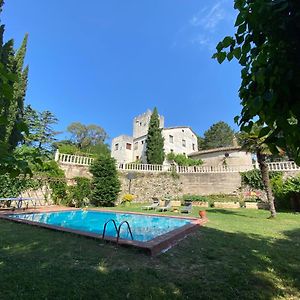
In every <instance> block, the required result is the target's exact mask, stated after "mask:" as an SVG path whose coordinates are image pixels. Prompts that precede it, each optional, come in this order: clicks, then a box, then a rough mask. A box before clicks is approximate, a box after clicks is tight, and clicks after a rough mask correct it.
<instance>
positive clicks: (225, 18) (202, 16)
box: [176, 0, 234, 50]
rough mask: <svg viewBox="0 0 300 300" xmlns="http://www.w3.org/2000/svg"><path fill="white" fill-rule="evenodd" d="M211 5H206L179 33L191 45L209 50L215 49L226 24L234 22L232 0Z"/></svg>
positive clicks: (219, 1) (223, 0)
mask: <svg viewBox="0 0 300 300" xmlns="http://www.w3.org/2000/svg"><path fill="white" fill-rule="evenodd" d="M210 3H212V4H211V5H210V6H208V5H206V6H205V7H203V8H201V9H200V10H199V11H198V12H197V13H195V14H194V15H193V16H191V18H190V19H189V20H188V22H187V24H186V25H185V26H183V28H182V29H181V30H180V31H178V33H179V34H182V35H184V36H185V38H186V37H187V38H188V42H189V43H190V44H193V45H198V46H199V47H201V48H206V49H209V50H211V49H214V47H215V45H216V43H217V42H218V39H219V36H218V35H220V31H222V29H223V27H224V24H225V23H227V25H228V24H233V22H234V12H233V2H232V0H217V1H210ZM225 25H226V24H225ZM176 44H177V43H176Z"/></svg>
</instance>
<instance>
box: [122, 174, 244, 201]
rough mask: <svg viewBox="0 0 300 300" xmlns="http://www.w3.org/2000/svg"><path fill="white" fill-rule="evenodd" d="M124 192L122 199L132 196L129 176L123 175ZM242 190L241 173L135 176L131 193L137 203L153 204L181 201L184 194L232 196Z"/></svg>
mask: <svg viewBox="0 0 300 300" xmlns="http://www.w3.org/2000/svg"><path fill="white" fill-rule="evenodd" d="M120 178H121V182H122V191H121V194H120V196H122V195H123V194H126V193H129V180H128V179H127V178H126V173H120ZM240 186H241V177H240V175H239V173H211V174H207V173H206V174H203V173H200V174H181V175H179V176H174V175H172V174H171V173H136V178H135V179H133V180H131V187H130V193H131V194H133V195H135V196H136V201H137V202H145V201H151V198H152V197H158V198H163V197H164V196H167V195H169V196H172V197H175V198H176V197H179V196H182V195H184V194H197V195H209V194H232V193H233V192H235V191H236V190H237V189H238V188H239V187H240Z"/></svg>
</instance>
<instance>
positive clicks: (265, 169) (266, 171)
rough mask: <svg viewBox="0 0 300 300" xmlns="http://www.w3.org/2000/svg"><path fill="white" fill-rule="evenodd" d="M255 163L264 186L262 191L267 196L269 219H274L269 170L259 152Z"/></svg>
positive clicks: (263, 156) (274, 211)
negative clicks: (257, 165) (257, 164)
mask: <svg viewBox="0 0 300 300" xmlns="http://www.w3.org/2000/svg"><path fill="white" fill-rule="evenodd" d="M257 161H258V163H259V168H260V171H261V177H262V181H263V185H264V189H265V191H266V194H267V199H268V202H269V209H270V212H271V218H275V217H276V209H275V205H274V196H273V193H272V188H271V183H270V178H269V168H268V165H267V163H266V156H265V155H264V154H262V153H261V152H260V151H258V152H257Z"/></svg>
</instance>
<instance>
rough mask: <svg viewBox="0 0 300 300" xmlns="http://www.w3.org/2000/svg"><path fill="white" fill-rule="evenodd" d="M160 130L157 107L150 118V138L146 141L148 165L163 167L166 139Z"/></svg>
mask: <svg viewBox="0 0 300 300" xmlns="http://www.w3.org/2000/svg"><path fill="white" fill-rule="evenodd" d="M161 131H162V129H161V128H159V116H158V112H157V108H156V107H155V108H154V110H153V113H152V115H151V118H150V124H149V129H148V136H147V140H146V157H147V162H148V164H159V165H161V164H162V163H163V161H164V159H165V153H164V138H163V136H162V133H161Z"/></svg>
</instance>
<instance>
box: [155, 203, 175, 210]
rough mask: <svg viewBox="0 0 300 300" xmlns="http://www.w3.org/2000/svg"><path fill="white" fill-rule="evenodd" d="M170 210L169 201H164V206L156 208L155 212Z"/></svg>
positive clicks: (170, 204)
mask: <svg viewBox="0 0 300 300" xmlns="http://www.w3.org/2000/svg"><path fill="white" fill-rule="evenodd" d="M171 208H172V203H171V200H166V201H165V205H164V206H158V207H157V208H156V210H157V211H168V210H170V209H171Z"/></svg>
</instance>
